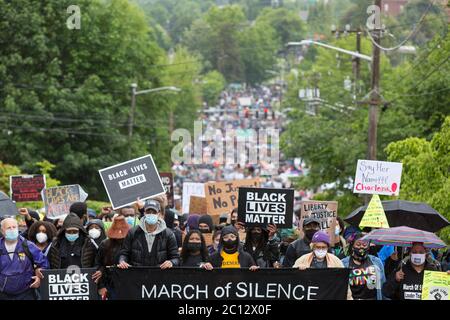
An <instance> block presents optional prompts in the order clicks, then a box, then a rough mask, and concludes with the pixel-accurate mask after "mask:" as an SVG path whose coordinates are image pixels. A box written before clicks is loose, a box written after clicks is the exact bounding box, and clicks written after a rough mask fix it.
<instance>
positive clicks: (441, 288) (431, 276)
mask: <svg viewBox="0 0 450 320" xmlns="http://www.w3.org/2000/svg"><path fill="white" fill-rule="evenodd" d="M449 294H450V275H448V274H447V273H446V272H437V271H428V270H425V273H424V275H423V285H422V300H447V301H448V300H450V298H449Z"/></svg>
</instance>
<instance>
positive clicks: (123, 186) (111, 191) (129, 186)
mask: <svg viewBox="0 0 450 320" xmlns="http://www.w3.org/2000/svg"><path fill="white" fill-rule="evenodd" d="M98 172H99V173H100V177H101V178H102V181H103V185H104V186H105V189H106V193H107V194H108V198H109V201H110V202H111V204H112V207H113V209H118V208H122V207H125V206H128V205H131V204H133V203H135V202H136V199H137V198H140V199H141V200H145V199H148V198H151V197H154V196H158V195H161V194H164V193H165V192H166V191H165V189H164V186H163V184H162V182H161V178H160V177H159V174H158V170H157V169H156V166H155V163H154V162H153V158H152V156H151V155H150V154H149V155H146V156H144V157H140V158H137V159H134V160H130V161H126V162H123V163H119V164H116V165H114V166H111V167H108V168H105V169H101V170H99V171H98Z"/></svg>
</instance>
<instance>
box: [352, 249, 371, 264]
mask: <svg viewBox="0 0 450 320" xmlns="http://www.w3.org/2000/svg"><path fill="white" fill-rule="evenodd" d="M368 255H369V248H361V249H355V248H352V257H353V258H354V259H355V260H357V261H364V260H366V259H367V256H368Z"/></svg>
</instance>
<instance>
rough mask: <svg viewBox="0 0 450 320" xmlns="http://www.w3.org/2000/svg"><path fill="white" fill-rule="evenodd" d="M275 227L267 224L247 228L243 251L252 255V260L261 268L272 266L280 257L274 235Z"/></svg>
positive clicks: (277, 242) (278, 242)
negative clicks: (264, 226)
mask: <svg viewBox="0 0 450 320" xmlns="http://www.w3.org/2000/svg"><path fill="white" fill-rule="evenodd" d="M276 233H277V227H276V226H275V225H269V226H268V227H267V229H266V228H263V227H251V228H248V229H247V237H246V238H245V244H244V251H245V252H248V253H250V254H251V255H252V257H253V260H255V262H256V264H257V265H258V266H260V267H261V268H273V267H275V266H276V265H277V262H278V260H279V258H280V249H279V244H280V241H278V238H277V237H276V236H275V235H276Z"/></svg>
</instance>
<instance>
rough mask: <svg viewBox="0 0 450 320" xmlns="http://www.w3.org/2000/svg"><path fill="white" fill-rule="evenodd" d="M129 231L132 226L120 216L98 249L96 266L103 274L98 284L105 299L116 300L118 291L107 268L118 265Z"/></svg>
mask: <svg viewBox="0 0 450 320" xmlns="http://www.w3.org/2000/svg"><path fill="white" fill-rule="evenodd" d="M129 230H130V225H129V223H128V222H127V221H126V218H125V217H124V216H121V215H119V216H117V217H115V218H114V220H113V222H112V224H111V227H110V228H109V229H108V231H107V236H108V238H107V239H105V240H103V241H102V243H100V246H99V248H98V253H97V256H96V258H95V266H96V267H97V268H98V270H99V271H100V272H101V274H102V276H101V278H100V281H99V283H98V294H99V295H100V296H101V297H102V298H103V299H105V298H108V299H110V300H114V299H115V296H116V291H115V287H114V283H113V281H112V278H111V275H110V273H109V269H108V268H107V267H109V266H113V265H116V264H117V263H118V262H119V256H120V250H121V249H122V244H123V241H124V239H125V237H126V236H127V234H128V231H129Z"/></svg>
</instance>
